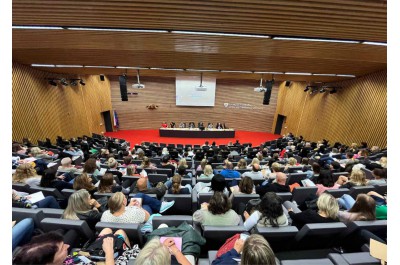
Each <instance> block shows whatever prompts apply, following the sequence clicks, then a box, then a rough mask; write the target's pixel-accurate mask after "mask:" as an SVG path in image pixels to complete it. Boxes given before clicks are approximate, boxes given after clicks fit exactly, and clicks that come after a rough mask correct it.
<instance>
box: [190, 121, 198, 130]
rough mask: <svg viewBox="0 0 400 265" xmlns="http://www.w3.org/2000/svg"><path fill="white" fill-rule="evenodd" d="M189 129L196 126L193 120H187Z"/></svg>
mask: <svg viewBox="0 0 400 265" xmlns="http://www.w3.org/2000/svg"><path fill="white" fill-rule="evenodd" d="M188 127H189V129H194V128H196V126H195V124H194V122H192V121H191V122H189V126H188Z"/></svg>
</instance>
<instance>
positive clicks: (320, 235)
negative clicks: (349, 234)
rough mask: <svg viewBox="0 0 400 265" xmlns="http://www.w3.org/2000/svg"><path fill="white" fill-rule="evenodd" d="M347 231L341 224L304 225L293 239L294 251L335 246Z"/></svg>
mask: <svg viewBox="0 0 400 265" xmlns="http://www.w3.org/2000/svg"><path fill="white" fill-rule="evenodd" d="M346 229H347V226H346V225H345V224H344V223H342V222H337V223H318V224H306V225H304V226H303V227H302V228H301V229H300V231H299V232H298V233H297V235H296V237H295V241H296V242H295V245H294V246H293V247H294V248H295V249H322V248H330V247H334V246H337V244H338V243H339V242H340V238H341V237H340V236H339V235H340V234H342V233H343V232H344V231H345V230H346Z"/></svg>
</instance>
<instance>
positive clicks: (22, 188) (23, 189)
mask: <svg viewBox="0 0 400 265" xmlns="http://www.w3.org/2000/svg"><path fill="white" fill-rule="evenodd" d="M12 188H13V190H16V191H21V192H26V193H31V190H30V189H29V185H28V184H24V183H13V184H12Z"/></svg>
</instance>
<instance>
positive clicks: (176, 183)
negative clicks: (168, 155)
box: [168, 175, 192, 194]
mask: <svg viewBox="0 0 400 265" xmlns="http://www.w3.org/2000/svg"><path fill="white" fill-rule="evenodd" d="M191 192H192V186H190V184H186V185H185V186H182V177H181V175H175V176H173V177H172V179H171V187H170V188H169V189H168V193H170V194H191Z"/></svg>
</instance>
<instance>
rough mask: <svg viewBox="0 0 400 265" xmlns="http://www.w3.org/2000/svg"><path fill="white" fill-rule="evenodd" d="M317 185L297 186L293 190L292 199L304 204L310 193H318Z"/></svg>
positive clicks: (298, 203)
mask: <svg viewBox="0 0 400 265" xmlns="http://www.w3.org/2000/svg"><path fill="white" fill-rule="evenodd" d="M317 190H318V188H317V187H297V188H294V190H293V192H292V201H296V203H297V205H300V204H302V203H303V202H304V201H305V200H306V199H307V198H308V197H309V196H310V195H315V194H316V193H317Z"/></svg>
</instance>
